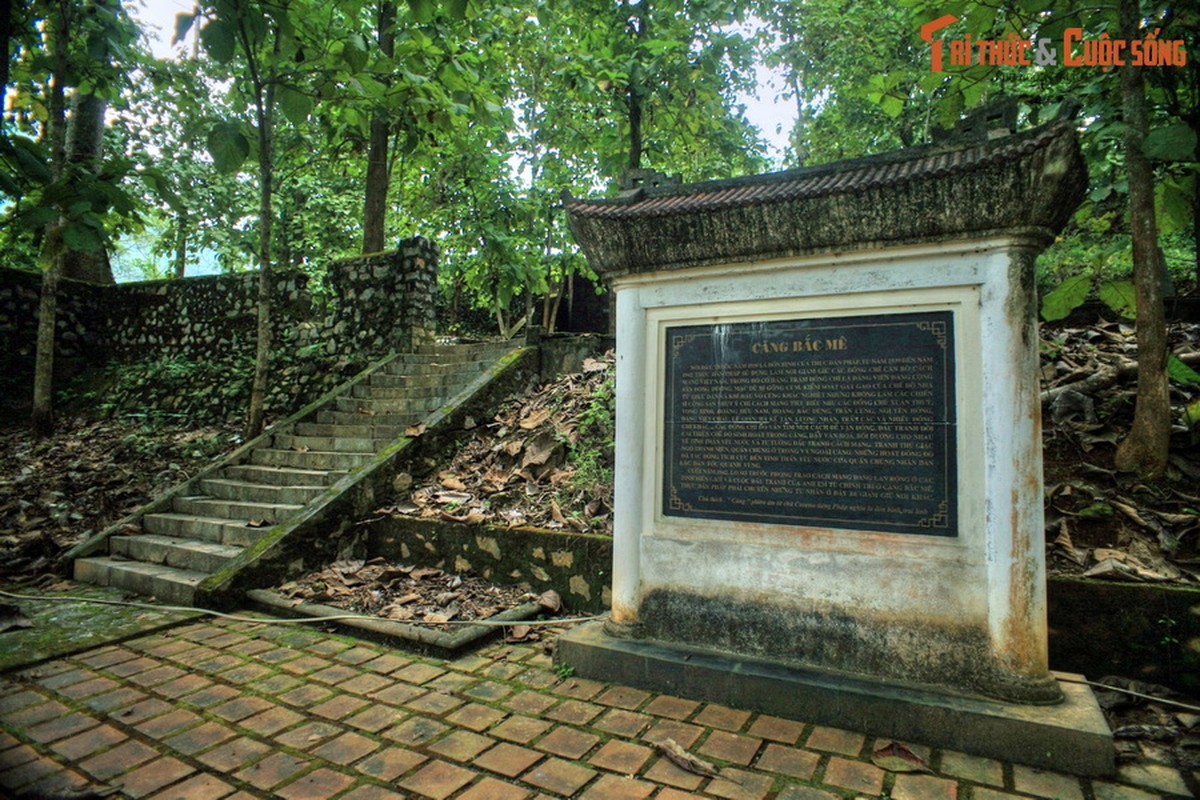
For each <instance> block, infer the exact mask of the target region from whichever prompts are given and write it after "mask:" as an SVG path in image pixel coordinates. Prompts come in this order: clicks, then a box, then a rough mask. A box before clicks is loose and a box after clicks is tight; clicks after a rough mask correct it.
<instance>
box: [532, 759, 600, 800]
mask: <svg viewBox="0 0 1200 800" xmlns="http://www.w3.org/2000/svg"><path fill="white" fill-rule="evenodd" d="M594 777H596V771H595V770H592V769H588V768H587V767H581V766H579V765H578V764H572V763H571V762H570V761H563V760H562V759H559V758H548V759H546V760H545V761H543V762H542V763H540V764H538V765H537V766H536V767H534V768H533V769H531V770H529V772H526V773H525V775H524V776H522V778H521V780H523V781H525V783H530V784H533V785H534V786H537V787H538V788H539V789H545V790H546V791H548V792H555V793H557V794H561V795H565V796H567V797H571V796H573V795H574V794H575V793H576V792H578V791H579V790H580V789H581V788H583V785H584V784H586V783H587V782H588V781H590V780H591V779H592V778H594Z"/></svg>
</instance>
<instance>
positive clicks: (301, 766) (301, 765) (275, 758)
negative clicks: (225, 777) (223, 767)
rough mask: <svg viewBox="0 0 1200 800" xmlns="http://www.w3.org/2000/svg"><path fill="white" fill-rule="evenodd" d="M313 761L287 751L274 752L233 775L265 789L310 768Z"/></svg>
mask: <svg viewBox="0 0 1200 800" xmlns="http://www.w3.org/2000/svg"><path fill="white" fill-rule="evenodd" d="M310 763H311V762H309V761H306V760H304V759H302V758H296V757H295V756H292V755H289V754H287V753H272V754H271V755H269V756H267V757H266V758H264V759H263V760H262V761H258V762H255V763H254V764H251V765H250V766H248V767H246V768H245V769H243V770H242V771H241V772H239V773H237V774H236V775H234V776H233V777H235V778H236V779H238V780H239V781H245V782H246V783H248V784H250V785H251V786H254V787H255V788H258V789H262V790H264V791H266V790H268V789H270V788H271V787H272V786H278V785H279V784H281V783H283V782H284V781H286V780H288V779H289V778H291V777H292V776H293V775H298V774H300V773H301V772H303V771H304V770H306V769H308V767H309V764H310Z"/></svg>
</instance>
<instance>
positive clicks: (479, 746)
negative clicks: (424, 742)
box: [429, 731, 496, 762]
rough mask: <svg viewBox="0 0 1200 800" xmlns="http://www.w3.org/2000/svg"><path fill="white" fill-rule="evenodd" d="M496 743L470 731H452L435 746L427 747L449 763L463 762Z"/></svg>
mask: <svg viewBox="0 0 1200 800" xmlns="http://www.w3.org/2000/svg"><path fill="white" fill-rule="evenodd" d="M495 743H496V742H495V741H494V740H493V739H489V738H488V737H486V736H480V735H479V734H478V733H471V731H454V732H453V733H451V734H450V735H449V736H446V737H445V738H443V739H441V740H440V741H438V742H437V743H435V744H431V745H429V750H431V751H432V752H434V753H437V754H438V755H440V756H445V757H446V758H448V759H450V760H451V761H458V762H465V761H470V760H471V759H473V758H475V756H477V755H479V754H480V753H482V752H483V751H484V750H487V749H488V748H489V747H491V746H492V745H493V744H495Z"/></svg>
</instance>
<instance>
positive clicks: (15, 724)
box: [4, 700, 71, 728]
mask: <svg viewBox="0 0 1200 800" xmlns="http://www.w3.org/2000/svg"><path fill="white" fill-rule="evenodd" d="M69 713H71V710H70V709H69V708H67V707H66V706H64V705H63V704H62V703H59V702H56V701H54V700H51V701H49V702H45V703H38V704H36V705H29V706H26V707H25V708H22V709H21V710H20V711H14V712H12V713H10V714H5V715H4V721H5V722H6V723H8V725H9V727H11V728H30V727H32V726H34V725H40V724H41V723H43V722H47V721H54V720H56V719H59V718H60V717H64V716H66V715H67V714H69Z"/></svg>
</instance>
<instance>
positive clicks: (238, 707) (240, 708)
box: [211, 696, 272, 722]
mask: <svg viewBox="0 0 1200 800" xmlns="http://www.w3.org/2000/svg"><path fill="white" fill-rule="evenodd" d="M271 707H272V705H271V702H270V701H269V700H264V699H262V698H261V697H253V696H250V697H236V698H234V699H232V700H228V701H226V702H224V703H221V704H220V705H219V706H215V707H214V708H212V709H211V710H212V713H213V714H215V715H217V716H218V717H220V718H221V719H224V720H228V721H229V722H238V721H240V720H243V719H246V718H247V717H252V716H254V715H255V714H258V713H260V712H263V711H266V710H267V709H268V708H271Z"/></svg>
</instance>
